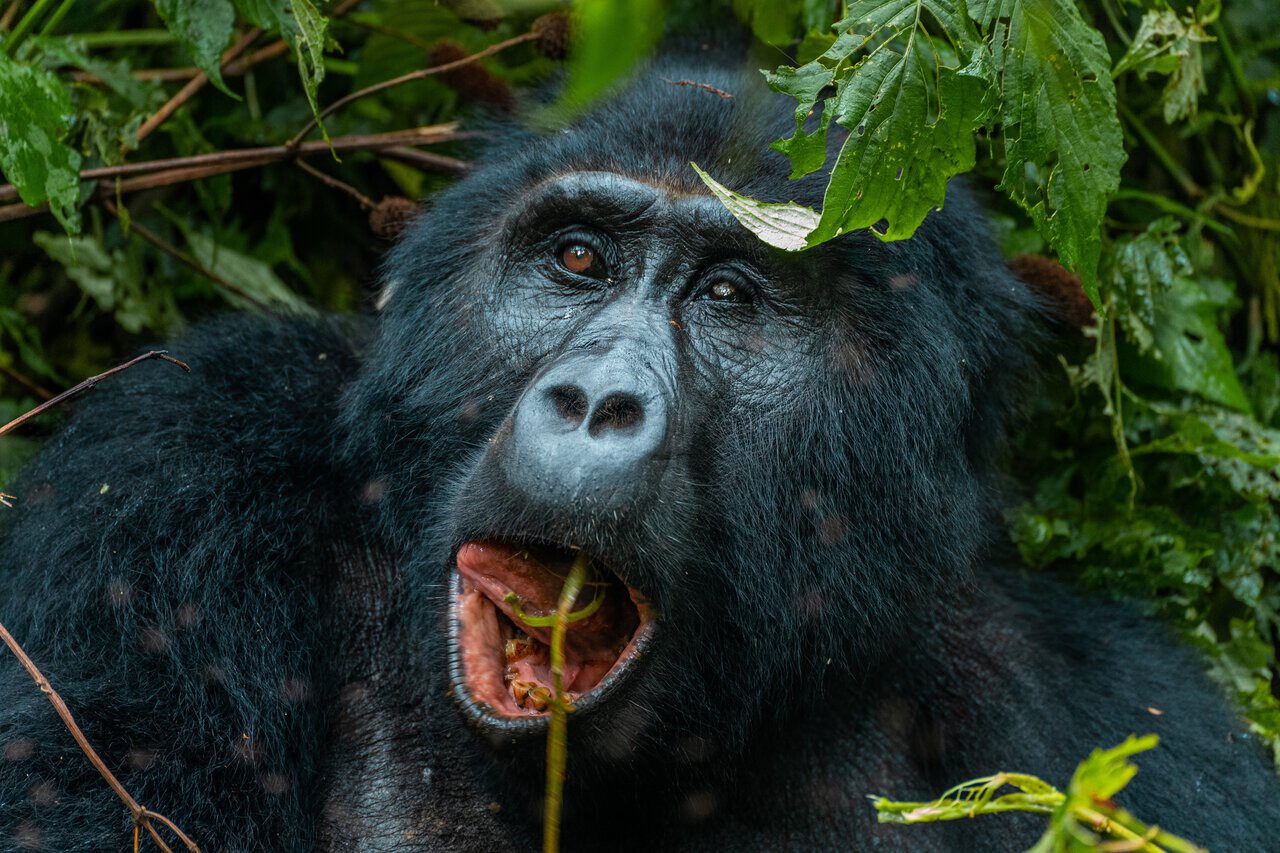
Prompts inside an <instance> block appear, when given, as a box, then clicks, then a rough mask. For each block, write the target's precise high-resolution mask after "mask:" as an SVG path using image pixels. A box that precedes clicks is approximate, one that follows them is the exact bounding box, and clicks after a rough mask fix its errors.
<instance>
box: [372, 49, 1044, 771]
mask: <svg viewBox="0 0 1280 853" xmlns="http://www.w3.org/2000/svg"><path fill="white" fill-rule="evenodd" d="M685 80H692V81H696V82H699V83H707V84H710V85H711V86H713V87H715V88H717V89H721V90H724V91H726V92H728V93H731V94H732V96H733V97H732V98H723V97H721V96H719V95H717V94H716V93H714V92H711V91H708V90H707V89H705V88H702V87H698V86H688V85H674V84H673V82H672V81H685ZM792 108H793V105H792V104H791V102H790V101H789V100H787V99H785V98H778V97H775V96H773V95H770V94H769V93H767V92H766V91H764V89H763V84H762V83H761V81H760V77H759V75H758V74H757V73H755V72H742V73H739V72H731V71H726V70H724V68H723V67H722V66H708V65H707V64H703V63H697V62H693V63H691V62H688V61H675V62H672V63H666V64H663V65H660V66H658V67H651V68H650V69H648V70H647V71H646V72H645V73H643V74H642V75H640V76H639V78H638V79H637V81H636V82H634V83H633V84H632V85H631V86H630V87H629V88H628V89H627V90H626V91H625V92H624V93H623V94H621V95H620V96H618V97H616V98H614V99H612V100H610V101H609V102H607V103H605V104H604V105H603V106H600V107H599V108H597V109H595V111H594V112H591V113H590V114H588V115H587V116H585V117H584V118H581V119H579V120H578V121H576V122H575V123H573V124H571V125H570V126H568V127H566V128H564V129H563V130H561V131H560V132H557V133H551V134H544V135H533V134H531V133H529V132H527V131H522V130H520V129H518V128H516V127H504V128H498V129H496V130H495V131H494V133H493V136H494V137H495V138H494V140H493V142H492V145H491V147H490V149H489V151H488V152H487V156H485V157H484V158H483V160H482V163H481V165H480V167H479V168H478V169H477V170H476V172H475V173H474V174H473V175H472V176H470V177H468V178H467V179H466V180H464V181H462V182H461V183H460V184H458V185H457V186H456V187H454V188H453V189H452V190H450V191H448V192H446V193H444V194H442V195H440V196H438V197H437V198H436V200H435V202H434V204H433V208H432V210H431V211H430V213H428V214H427V215H425V216H423V217H422V218H421V219H420V220H419V221H418V222H417V223H416V224H415V225H414V226H413V227H412V228H411V229H410V231H409V232H408V233H407V235H406V237H405V238H404V240H403V242H402V243H401V245H400V246H399V247H398V248H397V249H396V250H395V251H394V252H393V253H392V256H391V258H390V260H389V262H388V264H387V271H386V272H387V279H388V286H389V287H390V288H392V293H391V296H390V298H389V301H388V304H387V306H386V310H385V312H384V316H383V319H382V321H381V332H380V336H379V338H378V339H377V341H376V343H375V344H374V348H373V352H372V353H371V354H370V358H369V366H368V368H367V369H366V371H365V373H364V375H363V376H362V378H361V380H360V382H359V383H358V384H357V386H356V387H355V388H354V389H353V392H352V395H351V398H350V402H351V403H352V405H351V407H350V416H351V417H353V418H356V419H358V420H359V421H360V423H361V428H360V429H353V430H352V432H353V433H355V434H361V435H365V436H369V435H372V443H371V447H370V450H369V451H368V452H370V453H372V454H374V455H375V457H376V462H375V465H376V470H378V472H379V476H380V477H381V478H382V479H383V481H384V482H385V486H386V489H387V490H386V497H385V499H384V500H383V502H382V504H383V508H384V521H385V526H386V528H387V529H388V530H389V531H390V532H391V534H392V536H393V537H394V539H395V541H396V543H397V547H398V548H399V549H400V550H401V553H402V560H403V561H404V565H405V566H406V570H407V571H408V572H409V574H410V576H411V579H412V582H413V583H414V584H415V586H416V589H417V591H418V598H417V600H416V601H415V603H414V609H415V612H416V613H418V614H419V615H420V616H421V617H422V624H421V626H420V629H419V634H420V636H422V637H424V638H428V639H426V640H425V641H424V653H423V654H424V657H423V660H424V665H425V666H428V667H445V666H448V667H450V668H451V677H452V692H453V694H454V696H455V698H456V700H457V702H458V703H459V704H460V706H461V708H462V710H463V713H464V715H465V716H466V717H467V718H468V720H469V721H470V722H471V723H472V724H473V725H474V728H476V729H477V730H479V731H480V732H482V733H484V734H486V735H488V737H489V740H491V741H493V743H495V744H497V745H500V746H502V747H503V748H504V749H506V750H508V751H509V750H511V749H514V750H515V752H516V753H519V752H520V750H521V747H520V744H521V743H526V744H527V743H532V744H537V745H538V747H539V748H540V745H541V735H542V733H543V732H544V730H545V727H546V724H547V716H548V714H547V712H546V710H545V698H546V696H547V692H548V690H549V685H550V677H549V674H548V668H547V650H546V643H547V641H548V633H549V629H546V628H541V627H537V626H534V625H530V624H528V623H525V622H522V620H521V618H520V616H519V615H517V610H516V608H517V607H520V608H522V610H523V611H524V612H525V613H526V614H528V613H536V614H545V613H548V612H549V611H551V610H552V609H554V606H555V601H556V599H557V597H558V595H559V591H560V588H561V584H562V581H563V577H564V575H565V572H566V570H567V569H568V567H569V565H570V562H571V560H572V559H573V554H574V552H575V551H577V550H579V549H580V550H581V551H583V552H585V554H587V555H588V556H589V557H590V559H591V561H592V564H593V566H594V567H595V570H596V577H595V585H594V586H593V587H591V588H590V591H588V592H584V593H583V596H582V597H581V598H580V599H579V601H578V606H579V607H584V606H590V607H591V608H593V612H592V614H591V615H590V616H589V618H585V619H582V620H581V621H579V622H576V623H574V624H573V625H572V626H571V629H570V631H569V635H568V649H567V667H566V678H567V681H568V689H569V690H570V691H571V693H572V694H574V702H575V704H576V706H577V711H576V713H574V714H573V716H572V718H571V722H570V727H571V731H572V732H573V735H572V736H573V741H574V742H573V757H574V761H575V767H576V768H578V769H577V770H576V771H575V772H576V774H577V776H578V778H579V779H582V778H584V776H592V775H593V774H594V775H596V776H598V775H601V774H605V773H607V771H608V769H609V768H610V767H613V766H617V767H624V766H625V767H626V768H628V769H629V771H630V770H634V769H635V768H636V767H641V766H645V765H646V764H651V763H653V762H660V761H664V760H665V761H670V760H672V757H673V756H675V757H677V758H678V757H679V754H680V751H681V750H684V749H687V748H688V747H689V745H690V744H699V743H706V742H711V743H714V744H715V745H716V746H717V747H719V748H724V749H733V748H735V747H740V746H741V745H742V744H743V743H744V742H746V740H747V739H748V737H749V735H750V733H751V731H752V727H753V726H754V725H756V724H758V722H759V721H760V720H761V719H762V717H764V716H767V715H768V714H771V713H776V712H778V711H779V710H783V711H785V710H787V709H790V708H793V707H796V705H797V703H799V702H803V701H804V697H805V695H806V692H807V691H808V690H809V689H811V688H813V687H814V686H817V685H820V684H821V683H822V681H823V678H824V674H826V673H829V672H835V671H839V672H842V673H854V674H857V673H865V672H867V671H868V670H870V669H871V668H872V667H874V666H875V665H876V664H877V662H878V661H879V659H880V657H881V655H883V653H884V649H885V648H886V647H887V645H888V644H889V643H891V642H893V641H894V640H895V639H896V638H897V637H898V636H899V635H900V633H901V631H902V630H903V629H904V626H906V625H908V624H909V620H910V619H911V618H912V616H913V613H914V611H916V610H917V608H918V606H919V604H920V602H921V601H922V597H923V596H926V595H929V594H931V593H933V592H936V591H937V590H938V589H939V587H940V585H942V584H946V585H959V584H963V583H964V581H965V579H966V577H967V574H968V572H969V570H970V564H971V562H972V561H973V559H974V557H975V554H976V553H977V551H978V550H979V549H980V548H981V547H982V546H983V545H984V541H985V537H986V535H987V531H988V529H989V525H988V521H989V518H988V515H989V510H990V508H991V505H992V496H993V488H992V480H991V477H990V475H989V469H990V456H991V453H992V450H993V448H994V446H995V445H996V444H997V442H998V440H999V438H1000V436H1001V435H1002V433H1003V430H1004V427H1003V421H1004V420H1005V416H1006V413H1007V409H1008V407H1009V405H1010V403H1011V400H1012V399H1013V397H1014V394H1013V386H1014V385H1015V384H1016V381H1017V377H1018V376H1019V374H1021V373H1023V372H1024V371H1025V370H1026V369H1027V366H1028V356H1027V354H1026V341H1027V338H1028V334H1029V332H1028V330H1029V329H1030V328H1031V326H1032V325H1033V324H1032V320H1031V318H1032V315H1033V313H1034V312H1033V311H1032V310H1031V298H1030V297H1029V296H1028V295H1027V293H1026V291H1025V290H1024V288H1023V287H1022V286H1021V285H1020V284H1018V283H1017V282H1015V281H1014V280H1013V279H1012V278H1011V277H1010V275H1009V273H1008V272H1007V270H1006V269H1005V267H1004V265H1003V264H1002V262H1001V261H1000V259H999V257H998V255H997V253H996V251H995V249H994V248H993V246H992V245H991V244H990V240H989V238H988V236H987V235H986V232H985V226H984V225H983V223H982V221H981V217H980V215H979V214H978V213H977V211H976V209H975V207H974V206H973V205H972V203H971V202H970V201H969V200H967V199H966V197H965V196H964V195H963V194H962V193H960V192H958V191H953V192H952V194H951V195H950V196H949V197H948V200H947V204H946V206H945V209H943V210H939V211H937V212H935V213H934V214H933V215H932V216H931V217H930V218H929V221H928V222H927V223H926V224H925V225H924V227H923V228H921V230H920V231H919V233H918V234H917V235H916V236H915V237H913V238H912V239H911V240H909V241H905V242H899V243H885V242H882V241H880V240H879V239H877V238H876V237H875V236H874V235H872V234H869V233H856V234H849V235H846V236H844V237H842V238H840V239H838V240H835V241H833V242H832V243H830V244H827V245H825V246H823V247H821V248H818V249H814V250H811V251H808V252H805V253H803V254H791V253H786V252H782V251H779V250H775V249H772V248H770V247H769V246H767V245H765V244H764V243H762V242H761V241H759V240H758V239H756V238H755V237H754V236H753V235H752V234H750V233H749V232H748V231H747V230H746V229H744V228H743V227H742V226H741V225H740V224H739V223H738V222H736V221H735V220H734V219H733V218H732V217H731V216H730V215H729V214H728V213H727V212H726V211H725V210H724V209H723V208H722V207H721V206H720V204H719V203H718V202H716V201H715V200H714V199H713V198H712V196H711V195H710V193H709V192H708V191H707V190H706V188H705V187H704V186H703V185H702V184H701V183H700V182H699V180H698V178H697V176H696V175H695V174H694V171H693V170H692V168H690V165H689V164H690V162H696V163H698V164H699V165H700V166H702V167H703V168H705V169H707V170H708V171H709V172H710V173H711V174H712V175H714V176H715V177H716V178H717V179H718V180H720V181H722V182H723V183H725V184H726V185H728V186H731V187H733V188H734V189H735V190H738V191H740V192H743V193H745V194H748V195H751V196H753V197H757V198H762V199H765V200H770V201H776V200H784V199H795V200H798V201H800V202H802V203H805V204H809V205H818V204H819V203H820V201H821V194H822V189H823V186H824V185H825V176H822V175H817V176H811V177H810V178H808V179H805V180H802V181H797V182H791V181H788V180H787V174H788V171H789V169H788V164H787V163H786V161H785V159H784V158H783V157H782V156H780V155H776V154H773V153H771V152H769V148H768V144H769V142H770V141H771V140H773V139H776V138H778V137H779V136H783V135H785V134H786V132H787V129H788V124H789V122H790V120H791V110H792ZM588 602H590V604H588ZM595 608H598V609H595ZM442 623H445V624H447V630H442V629H441V627H440V625H441V624H442ZM441 635H444V636H447V637H448V640H447V643H441V642H436V641H434V640H431V639H429V638H431V637H434V636H441ZM442 645H447V648H442V647H441V646H442ZM587 769H590V770H591V771H593V772H592V773H586V772H585V771H586V770H587ZM527 775H534V774H527Z"/></svg>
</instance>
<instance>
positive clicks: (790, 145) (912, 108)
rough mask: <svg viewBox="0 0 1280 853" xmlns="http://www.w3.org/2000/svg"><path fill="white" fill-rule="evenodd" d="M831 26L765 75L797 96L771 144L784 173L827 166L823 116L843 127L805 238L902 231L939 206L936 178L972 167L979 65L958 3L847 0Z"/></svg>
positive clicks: (942, 190)
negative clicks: (828, 38) (820, 47)
mask: <svg viewBox="0 0 1280 853" xmlns="http://www.w3.org/2000/svg"><path fill="white" fill-rule="evenodd" d="M835 29H836V31H837V32H838V33H839V35H838V37H837V38H836V39H835V41H834V42H833V43H832V44H831V46H830V47H829V48H828V49H827V50H826V51H824V52H823V53H822V54H821V55H820V56H818V57H817V58H816V59H814V60H813V61H811V62H808V63H805V64H804V65H801V66H800V67H798V68H788V67H782V68H779V69H777V70H776V71H773V72H771V73H766V75H765V78H766V80H767V81H768V82H769V85H770V87H771V88H773V89H774V90H775V91H778V92H781V93H783V94H786V95H790V96H791V97H793V98H795V99H796V110H795V118H796V129H795V133H794V134H793V135H792V136H790V137H789V138H787V139H781V140H778V141H777V142H775V143H774V144H773V147H774V148H775V149H776V150H778V151H780V152H782V153H783V154H785V155H786V156H787V157H788V159H789V160H790V161H791V167H792V173H791V177H792V178H799V177H803V176H804V175H807V174H810V173H812V172H815V171H817V170H818V169H820V168H822V166H823V165H824V164H825V163H826V160H827V142H828V131H829V129H830V125H831V122H832V120H834V121H835V122H836V123H837V124H838V125H839V126H841V127H842V128H844V129H846V130H848V131H849V133H848V134H847V135H845V136H844V140H843V142H842V144H841V148H840V152H839V154H838V155H837V156H836V161H835V164H834V165H833V166H832V169H831V174H830V176H829V178H828V183H827V189H826V192H825V194H824V197H823V202H822V214H821V216H820V218H819V221H818V225H817V227H816V228H815V229H814V230H813V232H812V233H810V234H809V235H808V237H807V239H806V244H805V245H806V246H810V247H811V246H816V245H818V244H820V243H823V242H825V241H827V240H830V239H832V238H833V237H836V236H838V235H840V234H843V233H846V232H849V231H855V230H859V229H863V228H872V229H873V230H874V231H875V233H876V234H878V235H879V236H881V237H883V238H884V239H889V240H896V239H902V238H905V237H909V236H911V234H912V233H914V231H915V229H916V228H917V227H919V225H920V223H921V222H923V221H924V218H925V216H926V215H928V213H929V211H931V210H933V209H934V208H937V207H941V206H942V204H943V201H944V200H945V198H946V189H947V182H948V181H949V180H950V179H951V178H952V177H954V176H955V175H957V174H960V173H961V172H965V171H968V170H969V169H971V168H973V165H974V160H975V145H974V138H973V132H974V130H976V129H977V128H978V127H980V126H981V125H982V124H983V122H984V121H985V117H986V114H987V112H988V108H987V106H986V105H985V104H984V97H983V96H984V93H985V91H986V89H987V84H986V81H987V78H989V77H990V73H991V72H990V70H989V66H988V64H987V63H986V61H985V56H984V55H983V54H982V52H981V51H980V50H979V47H978V40H977V33H976V31H975V30H974V28H973V24H972V22H971V21H970V20H969V17H968V15H967V14H966V12H965V7H964V3H963V2H953V0H858V2H854V3H852V4H851V5H850V6H849V9H848V13H847V15H846V17H845V18H844V20H842V21H840V22H839V23H838V24H836V25H835ZM961 57H966V58H967V64H966V62H965V61H962V59H961ZM851 63H852V64H851ZM833 84H834V85H835V87H836V88H835V92H834V94H832V95H830V96H827V97H826V100H825V103H824V105H823V109H822V115H821V117H820V119H819V120H818V121H817V122H816V123H815V125H816V126H812V127H810V126H809V125H808V123H809V120H810V116H811V114H812V113H813V111H814V109H815V108H816V106H817V102H818V100H819V99H820V98H823V97H824V94H825V93H826V92H827V91H828V87H829V86H831V85H833ZM748 227H751V225H748Z"/></svg>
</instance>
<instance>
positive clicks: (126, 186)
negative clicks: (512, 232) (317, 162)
mask: <svg viewBox="0 0 1280 853" xmlns="http://www.w3.org/2000/svg"><path fill="white" fill-rule="evenodd" d="M453 128H454V125H452V124H445V125H427V126H424V127H419V128H413V129H410V130H398V131H391V132H388V133H378V134H355V135H351V136H339V137H335V138H334V139H332V140H331V142H332V144H333V150H335V151H379V150H382V149H385V148H390V147H401V146H405V145H428V144H432V143H437V142H451V141H455V140H463V139H473V138H475V137H476V136H478V135H479V134H478V133H476V132H474V131H455V130H453ZM328 150H329V144H328V143H325V142H323V141H320V140H317V141H314V142H305V143H303V144H302V145H299V146H298V148H297V149H296V150H294V151H290V150H289V149H288V148H286V147H285V146H283V145H274V146H268V147H264V148H246V149H241V150H229V151H214V152H210V153H208V154H196V155H193V156H190V157H172V158H169V159H167V160H153V161H149V162H145V163H125V164H123V165H120V166H106V167H102V168H98V169H86V170H85V171H83V172H81V173H80V177H81V179H82V180H95V179H100V178H105V177H119V176H122V175H128V174H137V173H139V172H142V173H144V174H142V175H141V176H140V177H136V178H132V179H130V180H124V181H120V182H119V184H118V185H116V184H104V185H103V186H101V187H99V188H98V193H97V195H96V196H95V197H96V198H97V199H98V200H102V199H104V198H106V199H110V198H112V197H114V196H115V195H116V193H120V194H122V195H123V194H127V193H131V192H138V191H140V190H147V189H156V188H159V187H165V186H170V185H172V184H179V183H185V182H188V181H194V180H199V179H201V178H207V177H211V176H213V175H222V174H227V173H229V172H237V171H241V170H244V169H252V168H257V167H260V166H265V165H269V164H271V163H276V162H279V161H281V160H285V159H288V158H290V157H309V156H311V155H313V154H317V153H319V152H322V151H328ZM436 156H437V157H439V159H437V160H434V162H433V164H432V165H433V166H435V170H436V171H443V172H447V173H452V174H460V173H461V172H463V171H465V164H463V163H462V161H460V160H454V159H453V158H451V157H442V156H440V155H436ZM426 162H427V161H426V160H424V161H423V163H424V164H425V163H426ZM166 164H167V165H174V164H178V166H179V167H178V168H169V169H157V168H156V167H157V166H163V165H166ZM17 197H18V192H17V189H16V188H14V187H13V185H12V184H5V185H2V186H0V201H5V200H8V199H14V198H17ZM48 209H49V205H48V204H47V203H43V204H39V205H37V206H36V207H28V206H27V205H25V204H23V203H22V202H20V201H19V202H15V203H13V204H7V205H0V222H8V221H11V220H14V219H24V218H26V217H28V216H35V215H37V214H40V213H44V212H46V211H48Z"/></svg>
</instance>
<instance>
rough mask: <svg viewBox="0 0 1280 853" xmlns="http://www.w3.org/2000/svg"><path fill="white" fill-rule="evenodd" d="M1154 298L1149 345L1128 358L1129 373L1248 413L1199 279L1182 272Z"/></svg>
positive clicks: (1214, 306) (1212, 303)
mask: <svg viewBox="0 0 1280 853" xmlns="http://www.w3.org/2000/svg"><path fill="white" fill-rule="evenodd" d="M1153 302H1154V305H1153V307H1154V311H1155V314H1154V324H1153V326H1152V335H1153V338H1152V340H1153V346H1152V349H1151V351H1150V352H1148V353H1145V354H1140V355H1137V356H1136V358H1134V359H1132V362H1133V363H1132V364H1131V365H1130V366H1129V367H1128V370H1129V372H1130V373H1131V374H1132V376H1133V377H1134V378H1135V379H1136V380H1140V381H1145V382H1148V383H1151V384H1154V385H1157V386H1161V387H1165V388H1174V389H1178V390H1182V391H1189V392H1191V393H1192V394H1199V395H1200V396H1201V397H1203V398H1205V399H1206V400H1210V401H1212V402H1215V403H1221V404H1223V405H1224V406H1230V407H1231V408H1233V409H1237V410H1239V411H1242V412H1250V411H1251V408H1250V405H1249V397H1248V395H1247V394H1245V392H1244V388H1243V387H1241V385H1240V380H1239V379H1238V378H1237V377H1236V373H1235V364H1234V362H1233V360H1232V358H1231V351H1230V350H1229V349H1228V348H1227V342H1226V340H1225V339H1224V338H1223V337H1222V332H1221V331H1220V330H1219V329H1218V317H1217V314H1218V308H1219V305H1218V303H1217V302H1215V301H1214V300H1213V299H1211V298H1210V297H1209V296H1208V294H1207V293H1206V292H1205V289H1204V288H1203V287H1202V286H1201V285H1200V284H1199V283H1198V282H1196V281H1195V280H1193V279H1190V278H1185V277H1181V276H1179V277H1177V278H1175V279H1173V283H1172V285H1171V286H1170V287H1169V289H1168V290H1167V291H1165V292H1163V293H1159V294H1157V295H1156V296H1155V298H1154V300H1153Z"/></svg>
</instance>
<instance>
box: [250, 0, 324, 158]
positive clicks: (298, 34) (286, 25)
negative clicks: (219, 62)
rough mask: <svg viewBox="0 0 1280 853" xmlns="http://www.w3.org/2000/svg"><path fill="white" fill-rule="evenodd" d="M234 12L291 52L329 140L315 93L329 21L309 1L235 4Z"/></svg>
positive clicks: (263, 0) (321, 72) (264, 0)
mask: <svg viewBox="0 0 1280 853" xmlns="http://www.w3.org/2000/svg"><path fill="white" fill-rule="evenodd" d="M234 2H235V6H236V9H238V10H239V11H240V14H241V15H243V16H244V18H245V20H247V21H249V22H250V23H252V24H253V25H254V26H256V27H262V28H263V29H264V30H270V31H272V32H277V33H279V34H280V37H281V38H283V39H284V40H285V41H286V42H287V43H288V45H289V47H290V48H291V49H292V50H293V55H294V58H295V59H296V60H297V62H298V74H299V76H301V77H302V89H303V91H304V92H305V93H306V95H307V103H308V104H310V105H311V113H312V115H314V116H316V119H317V123H319V125H320V132H321V133H322V134H324V137H325V139H328V138H329V134H328V132H327V131H326V130H325V128H324V123H323V122H320V121H319V115H320V107H319V103H318V102H317V100H316V92H317V91H318V90H319V88H320V81H321V80H323V79H324V45H325V34H326V32H327V28H328V25H329V20H328V18H326V17H325V16H324V15H322V14H320V12H319V10H317V9H316V7H315V5H314V4H313V3H312V2H311V0H234Z"/></svg>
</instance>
